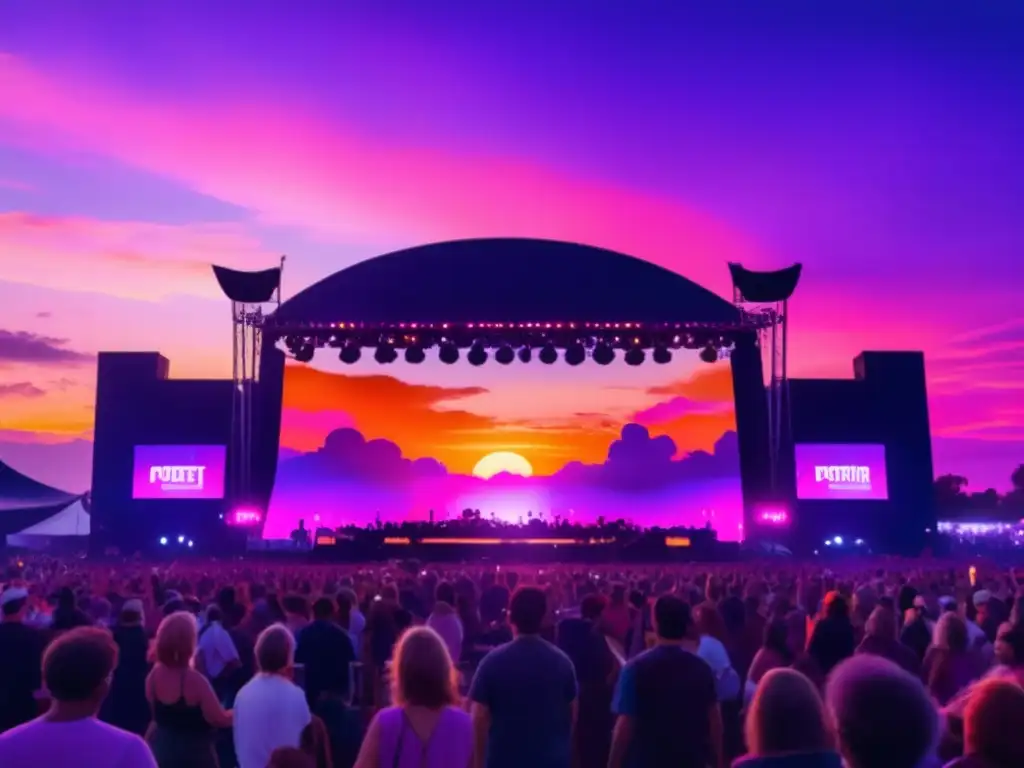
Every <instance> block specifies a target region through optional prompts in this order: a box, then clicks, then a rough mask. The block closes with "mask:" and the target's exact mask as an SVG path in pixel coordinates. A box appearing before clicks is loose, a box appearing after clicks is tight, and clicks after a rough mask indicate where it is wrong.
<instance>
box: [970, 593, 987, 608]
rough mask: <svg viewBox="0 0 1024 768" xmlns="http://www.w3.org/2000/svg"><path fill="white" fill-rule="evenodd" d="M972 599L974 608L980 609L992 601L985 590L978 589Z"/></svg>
mask: <svg viewBox="0 0 1024 768" xmlns="http://www.w3.org/2000/svg"><path fill="white" fill-rule="evenodd" d="M972 599H973V601H974V607H975V608H981V606H983V605H985V604H986V603H987V602H988V601H989V600H991V599H992V593H991V592H989V591H988V590H987V589H979V590H978V591H977V592H975V593H974V597H973V598H972Z"/></svg>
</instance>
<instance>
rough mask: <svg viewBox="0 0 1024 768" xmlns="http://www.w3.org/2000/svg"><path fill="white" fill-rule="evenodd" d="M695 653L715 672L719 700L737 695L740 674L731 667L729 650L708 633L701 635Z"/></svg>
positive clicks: (728, 699)
mask: <svg viewBox="0 0 1024 768" xmlns="http://www.w3.org/2000/svg"><path fill="white" fill-rule="evenodd" d="M697 655H698V656H700V657H701V658H702V659H704V661H706V662H707V663H708V666H709V667H711V671H712V672H714V673H715V683H716V687H717V688H718V700H719V701H731V700H732V699H735V698H736V697H737V696H739V693H740V676H739V674H738V673H737V672H736V670H735V669H733V666H732V662H731V661H730V660H729V652H728V651H727V650H726V649H725V646H724V645H723V644H722V642H721V641H720V640H717V639H715V638H713V637H711V636H710V635H701V637H700V645H699V646H697Z"/></svg>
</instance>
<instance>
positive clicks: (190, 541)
mask: <svg viewBox="0 0 1024 768" xmlns="http://www.w3.org/2000/svg"><path fill="white" fill-rule="evenodd" d="M188 545H189V546H190V547H191V546H192V539H189V540H188Z"/></svg>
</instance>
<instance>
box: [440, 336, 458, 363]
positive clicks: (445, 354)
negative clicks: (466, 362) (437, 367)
mask: <svg viewBox="0 0 1024 768" xmlns="http://www.w3.org/2000/svg"><path fill="white" fill-rule="evenodd" d="M437 358H438V359H439V360H440V361H441V362H442V363H444V364H445V365H454V364H455V363H457V362H459V348H458V347H457V346H455V345H454V344H452V343H451V342H450V341H446V342H445V343H444V344H442V345H441V348H440V349H439V350H438V353H437Z"/></svg>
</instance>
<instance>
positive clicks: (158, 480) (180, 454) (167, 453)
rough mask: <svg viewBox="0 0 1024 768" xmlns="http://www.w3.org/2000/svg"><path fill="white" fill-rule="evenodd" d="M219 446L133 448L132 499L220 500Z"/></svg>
mask: <svg viewBox="0 0 1024 768" xmlns="http://www.w3.org/2000/svg"><path fill="white" fill-rule="evenodd" d="M226 455H227V450H226V448H225V447H224V446H223V445H137V446H135V467H134V471H133V474H132V498H133V499H221V498H224V465H225V460H226Z"/></svg>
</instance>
